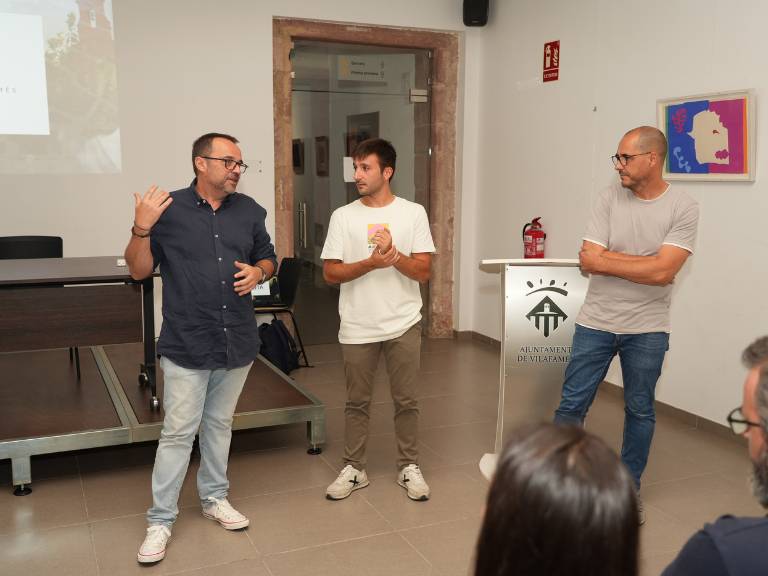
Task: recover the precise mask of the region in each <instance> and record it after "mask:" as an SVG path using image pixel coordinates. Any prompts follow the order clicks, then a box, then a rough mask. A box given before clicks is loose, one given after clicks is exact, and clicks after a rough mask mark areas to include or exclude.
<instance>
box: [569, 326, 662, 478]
mask: <svg viewBox="0 0 768 576" xmlns="http://www.w3.org/2000/svg"><path fill="white" fill-rule="evenodd" d="M668 349H669V334H667V333H666V332H647V333H644V334H614V333H612V332H604V331H602V330H594V329H592V328H586V327H584V326H581V325H579V324H576V331H575V332H574V334H573V347H572V349H571V361H570V362H569V363H568V366H567V367H566V369H565V382H564V383H563V395H562V397H561V399H560V406H559V407H558V408H557V410H556V411H555V423H557V424H577V425H582V424H583V423H584V418H585V417H586V415H587V411H588V410H589V407H590V406H591V405H592V401H593V400H594V399H595V394H597V387H598V386H599V385H600V383H601V382H602V381H603V379H604V378H605V375H606V374H607V372H608V367H609V366H610V364H611V360H613V357H614V356H615V355H616V354H618V355H619V360H620V361H621V376H622V379H623V380H624V438H623V442H622V446H621V460H622V462H624V464H625V466H626V467H627V468H628V469H629V473H630V474H631V475H632V478H633V479H634V481H635V485H636V486H637V488H638V490H639V489H640V477H641V476H642V475H643V471H644V470H645V465H646V464H647V463H648V453H649V452H650V450H651V441H652V440H653V431H654V428H655V427H656V412H655V409H654V404H653V403H654V400H655V394H656V382H657V381H658V380H659V376H660V375H661V366H662V364H663V363H664V355H665V354H666V352H667V350H668Z"/></svg>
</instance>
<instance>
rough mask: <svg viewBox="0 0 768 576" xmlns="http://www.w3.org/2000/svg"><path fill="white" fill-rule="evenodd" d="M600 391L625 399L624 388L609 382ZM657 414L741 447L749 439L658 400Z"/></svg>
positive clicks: (717, 423) (727, 427) (726, 426)
mask: <svg viewBox="0 0 768 576" xmlns="http://www.w3.org/2000/svg"><path fill="white" fill-rule="evenodd" d="M600 391H601V392H603V393H606V394H611V395H614V396H618V397H620V398H624V388H622V387H621V386H619V385H618V384H614V383H613V382H608V381H607V380H606V381H605V382H603V385H602V386H601V387H600ZM656 413H657V414H663V415H664V416H667V417H669V418H672V419H674V420H677V421H678V422H680V423H681V424H684V425H685V426H690V427H691V428H697V429H699V430H704V431H705V432H711V433H712V434H715V435H716V436H720V437H721V438H724V439H726V440H731V441H733V442H735V443H736V444H739V445H741V446H746V445H747V439H746V438H744V437H743V436H737V435H736V434H734V433H733V432H732V431H731V428H730V426H728V425H727V424H720V423H719V422H713V421H712V420H708V419H707V418H702V417H701V416H697V415H696V414H691V413H690V412H686V411H685V410H682V409H681V408H676V407H675V406H670V405H669V404H665V403H664V402H659V401H658V400H656Z"/></svg>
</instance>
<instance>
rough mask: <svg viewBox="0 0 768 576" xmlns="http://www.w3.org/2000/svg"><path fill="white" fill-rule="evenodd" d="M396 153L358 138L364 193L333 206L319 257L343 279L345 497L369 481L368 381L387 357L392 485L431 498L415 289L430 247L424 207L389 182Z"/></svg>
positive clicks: (333, 276)
mask: <svg viewBox="0 0 768 576" xmlns="http://www.w3.org/2000/svg"><path fill="white" fill-rule="evenodd" d="M396 158H397V155H396V153H395V149H394V148H393V147H392V144H390V143H389V142H387V141H386V140H380V139H370V140H365V141H364V142H361V143H360V144H359V145H358V146H357V148H356V149H355V151H354V154H353V159H354V162H355V164H354V165H355V182H356V183H357V190H358V192H359V194H360V198H359V199H358V200H355V201H354V202H352V203H351V204H347V205H346V206H342V207H341V208H338V209H337V210H336V211H334V213H333V215H332V216H331V221H330V224H329V225H328V235H327V237H326V239H325V246H323V252H322V254H321V258H322V259H323V276H324V278H325V280H326V282H328V283H330V284H341V294H340V297H339V315H340V316H341V327H340V329H339V342H340V343H341V349H342V352H343V355H344V371H345V374H346V379H347V402H346V407H345V409H344V416H345V426H344V458H343V463H344V468H343V469H342V470H341V472H340V474H339V477H338V478H337V479H336V480H335V481H334V482H333V483H332V484H331V485H330V486H328V489H327V490H326V497H327V498H328V499H330V500H341V499H342V498H346V497H347V496H349V495H350V494H351V493H352V491H353V490H357V489H359V488H364V487H366V486H368V476H367V475H366V473H365V465H366V454H365V450H366V445H367V442H368V422H369V420H370V406H371V398H372V396H373V380H374V375H375V373H376V367H377V365H378V362H379V356H380V355H381V354H382V353H383V354H384V359H385V360H386V365H387V373H388V375H389V384H390V389H391V393H392V400H393V401H394V404H395V436H396V438H397V450H398V458H397V467H398V470H399V473H398V477H397V482H398V484H399V485H400V486H402V487H403V488H405V489H406V491H407V493H408V497H409V498H411V499H412V500H427V499H429V486H427V483H426V482H425V481H424V477H423V476H422V474H421V470H420V469H419V465H418V447H417V443H418V438H417V435H418V419H419V407H418V402H417V401H416V378H417V374H418V371H419V364H420V353H421V306H422V302H421V292H420V291H419V283H420V282H426V281H427V280H429V277H430V269H431V260H432V253H433V252H434V251H435V245H434V243H433V241H432V235H431V233H430V231H429V221H428V219H427V213H426V211H425V210H424V207H423V206H421V205H420V204H416V203H414V202H409V201H408V200H404V199H403V198H399V197H397V196H395V195H394V194H393V193H392V190H391V189H390V187H389V183H390V181H391V179H392V176H393V175H394V173H395V163H396Z"/></svg>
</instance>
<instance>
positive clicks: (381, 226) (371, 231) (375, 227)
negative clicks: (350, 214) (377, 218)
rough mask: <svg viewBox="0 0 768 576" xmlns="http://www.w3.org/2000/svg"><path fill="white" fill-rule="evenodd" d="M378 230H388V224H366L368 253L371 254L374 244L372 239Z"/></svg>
mask: <svg viewBox="0 0 768 576" xmlns="http://www.w3.org/2000/svg"><path fill="white" fill-rule="evenodd" d="M379 230H389V224H368V253H369V254H370V253H371V252H373V249H374V248H375V247H376V244H375V243H374V242H373V237H374V236H376V232H378V231H379Z"/></svg>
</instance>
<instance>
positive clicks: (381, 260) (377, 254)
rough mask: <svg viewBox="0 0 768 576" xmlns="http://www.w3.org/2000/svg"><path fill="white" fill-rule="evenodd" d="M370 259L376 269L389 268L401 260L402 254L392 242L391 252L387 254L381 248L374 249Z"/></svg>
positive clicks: (388, 251)
mask: <svg viewBox="0 0 768 576" xmlns="http://www.w3.org/2000/svg"><path fill="white" fill-rule="evenodd" d="M370 258H371V262H372V263H373V267H374V268H389V267H390V266H394V265H395V262H397V261H398V260H400V252H398V251H397V248H395V245H394V244H392V243H391V241H390V246H389V250H387V251H386V252H385V251H383V250H382V249H381V248H378V247H376V248H374V249H373V253H372V254H371V257H370Z"/></svg>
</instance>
